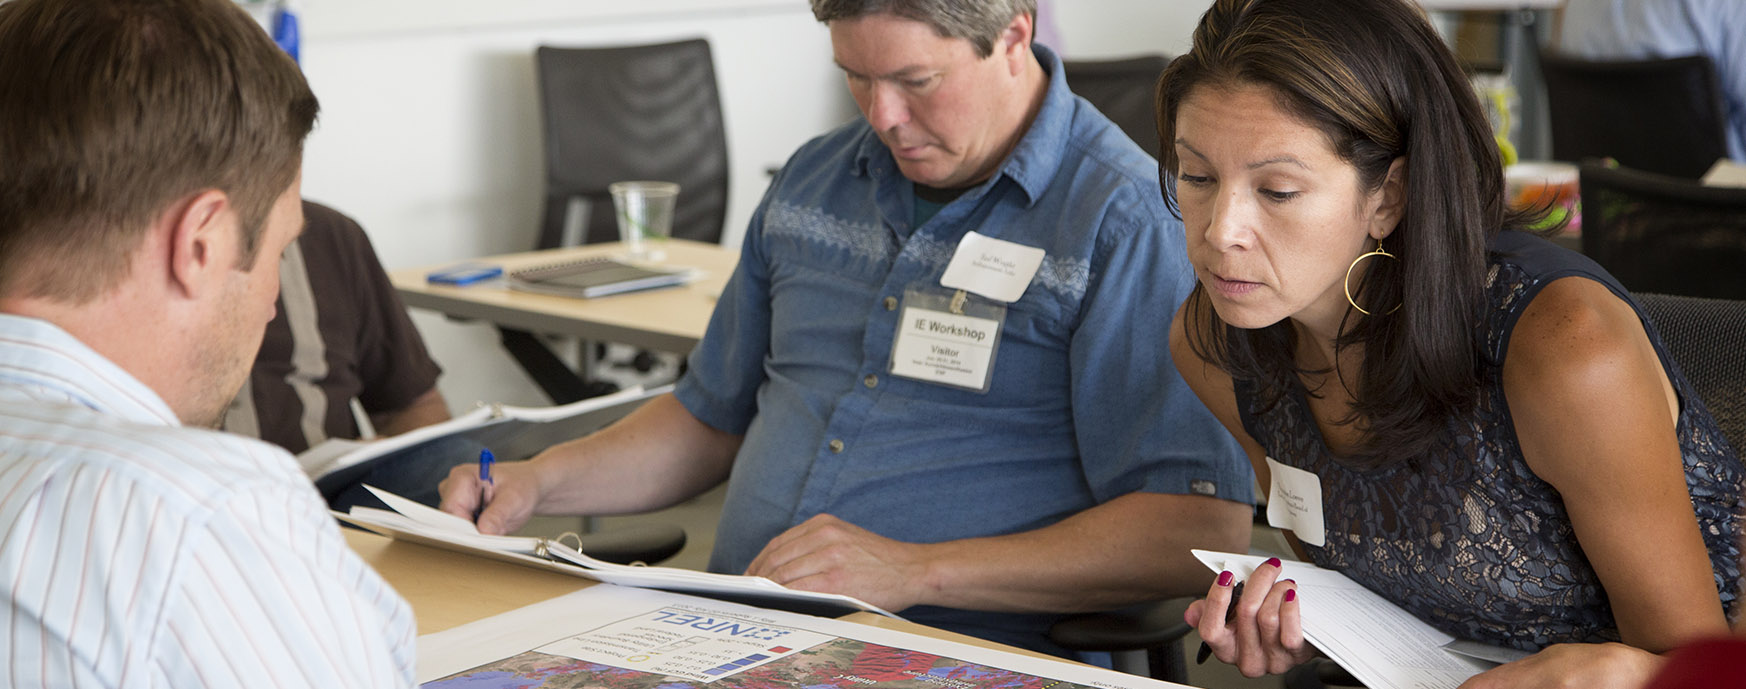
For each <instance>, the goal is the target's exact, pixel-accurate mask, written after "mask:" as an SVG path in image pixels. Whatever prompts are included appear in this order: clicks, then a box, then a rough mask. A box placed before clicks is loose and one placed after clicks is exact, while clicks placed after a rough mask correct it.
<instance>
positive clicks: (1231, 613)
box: [1194, 581, 1243, 665]
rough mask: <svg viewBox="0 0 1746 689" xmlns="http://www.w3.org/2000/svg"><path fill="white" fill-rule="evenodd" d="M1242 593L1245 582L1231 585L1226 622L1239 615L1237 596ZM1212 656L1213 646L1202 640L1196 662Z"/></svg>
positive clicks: (1202, 661) (1196, 652)
mask: <svg viewBox="0 0 1746 689" xmlns="http://www.w3.org/2000/svg"><path fill="white" fill-rule="evenodd" d="M1242 595H1243V582H1240V581H1239V582H1237V585H1236V586H1232V587H1231V600H1230V601H1228V602H1226V603H1225V624H1230V623H1231V619H1232V618H1235V617H1236V616H1237V598H1238V597H1239V596H1242ZM1211 656H1212V647H1211V646H1208V645H1206V642H1205V641H1202V642H1200V650H1198V651H1195V652H1194V664H1195V665H1200V664H1203V663H1205V662H1206V659H1207V658H1209V657H1211Z"/></svg>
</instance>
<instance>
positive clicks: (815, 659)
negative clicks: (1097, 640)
mask: <svg viewBox="0 0 1746 689" xmlns="http://www.w3.org/2000/svg"><path fill="white" fill-rule="evenodd" d="M418 648H419V654H418V681H419V682H420V683H422V684H423V686H424V688H425V689H452V688H460V687H467V688H472V689H476V688H477V687H481V686H494V687H508V686H534V685H537V686H541V687H592V688H599V689H613V688H630V687H655V686H658V687H662V689H706V688H709V687H729V688H732V689H746V688H748V687H753V688H755V687H795V688H802V687H804V688H806V689H918V688H921V687H931V688H932V689H1163V688H1166V687H1177V686H1180V685H1174V684H1167V683H1164V682H1158V681H1155V680H1151V679H1148V678H1145V677H1137V676H1134V675H1128V674H1123V673H1119V672H1114V671H1111V670H1105V669H1103V668H1097V667H1092V666H1089V665H1081V664H1078V663H1069V662H1066V661H1062V660H1059V659H1052V658H1038V657H1034V656H1029V655H1021V654H1017V653H1011V652H1008V651H999V650H993V649H990V648H984V647H980V646H972V645H968V644H964V643H958V642H955V641H945V640H942V639H936V638H932V637H926V636H921V635H917V634H911V633H907V632H899V631H893V630H889V629H882V628H879V627H872V626H868V625H862V624H855V623H853V622H845V621H842V620H833V619H827V618H822V617H811V616H807V615H797V614H793V613H786V612H780V611H776V610H765V609H760V608H753V607H748V606H743V605H737V604H733V603H725V602H721V601H713V600H706V599H701V598H693V597H690V596H683V595H677V594H670V593H664V592H659V591H645V590H635V589H625V588H620V587H616V586H605V585H603V586H591V587H588V588H586V589H583V590H581V591H577V592H575V593H571V594H568V595H564V596H559V597H557V598H554V599H552V600H549V601H545V602H543V603H536V604H534V605H530V606H527V607H525V608H521V609H518V610H512V611H510V612H507V613H504V614H502V615H497V616H494V617H489V618H486V619H483V620H479V621H477V622H473V623H471V624H466V625H462V626H460V627H456V628H454V629H450V630H447V631H443V632H438V633H435V634H427V635H425V636H421V637H419V639H418Z"/></svg>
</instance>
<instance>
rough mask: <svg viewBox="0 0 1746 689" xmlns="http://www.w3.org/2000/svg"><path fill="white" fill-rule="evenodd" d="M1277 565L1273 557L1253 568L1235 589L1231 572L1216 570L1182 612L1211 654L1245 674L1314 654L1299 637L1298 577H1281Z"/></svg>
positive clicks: (1269, 671)
mask: <svg viewBox="0 0 1746 689" xmlns="http://www.w3.org/2000/svg"><path fill="white" fill-rule="evenodd" d="M1281 567H1282V564H1281V563H1280V562H1279V560H1278V559H1277V558H1275V559H1270V560H1268V561H1267V562H1265V563H1263V564H1262V565H1261V566H1260V567H1257V568H1255V572H1254V574H1251V575H1249V579H1248V581H1247V582H1246V583H1245V585H1243V586H1242V587H1241V588H1242V589H1243V591H1242V592H1241V593H1240V594H1239V593H1238V592H1237V591H1236V588H1237V587H1235V586H1233V585H1232V584H1233V582H1232V579H1233V578H1234V577H1232V576H1231V573H1230V572H1221V573H1220V574H1219V576H1218V578H1217V579H1216V580H1215V581H1214V582H1213V585H1212V588H1210V589H1208V590H1207V594H1206V599H1205V600H1199V601H1195V602H1194V603H1193V604H1191V605H1189V606H1188V612H1187V613H1186V614H1185V615H1184V616H1183V619H1184V621H1186V622H1188V624H1189V625H1191V626H1193V627H1194V628H1195V630H1196V631H1198V632H1199V633H1200V638H1201V640H1202V641H1205V642H1206V645H1207V646H1208V647H1209V648H1211V649H1212V653H1213V655H1214V656H1217V657H1218V659H1219V660H1220V661H1223V662H1225V663H1229V664H1231V665H1234V666H1236V668H1237V670H1238V671H1239V672H1242V673H1243V675H1244V676H1247V677H1260V676H1262V675H1266V674H1276V673H1280V672H1284V671H1286V670H1288V669H1291V668H1292V667H1293V666H1295V665H1297V664H1299V663H1302V662H1304V661H1306V660H1309V659H1310V658H1312V657H1314V656H1315V649H1314V648H1311V647H1310V646H1309V644H1307V643H1304V640H1303V622H1302V617H1301V616H1300V615H1299V612H1298V602H1297V582H1295V581H1292V580H1290V579H1280V578H1279V574H1280V571H1281Z"/></svg>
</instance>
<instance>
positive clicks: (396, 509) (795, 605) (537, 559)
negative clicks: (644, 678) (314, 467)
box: [333, 485, 897, 618]
mask: <svg viewBox="0 0 1746 689" xmlns="http://www.w3.org/2000/svg"><path fill="white" fill-rule="evenodd" d="M364 487H365V488H367V489H369V491H370V492H371V493H372V494H374V495H375V496H376V497H377V498H379V499H381V500H382V502H384V503H386V504H387V505H388V506H389V507H390V508H392V509H391V510H380V509H375V508H370V507H357V506H354V507H352V509H351V511H350V512H348V513H342V512H334V513H333V515H334V517H335V518H337V519H339V520H340V521H343V522H346V523H348V524H352V525H355V526H359V527H363V528H364V529H366V530H369V531H373V532H375V533H378V534H381V535H383V536H388V537H390V538H396V539H401V540H407V541H412V542H414V543H422V544H425V545H429V546H434V547H438V548H443V549H446V550H457V551H461V552H466V553H471V554H475V555H480V556H484V557H489V558H491V559H494V560H503V561H507V562H514V563H517V564H521V565H527V566H529V567H537V568H539V569H545V570H548V571H553V572H559V573H561V574H567V575H570V576H577V577H583V578H587V579H593V580H595V581H601V582H606V583H609V584H620V585H623V586H635V587H639V588H654V589H662V590H665V591H680V592H684V593H694V594H698V595H703V596H715V597H720V598H727V599H731V600H739V601H744V602H749V603H754V604H757V605H767V606H771V607H779V608H785V609H790V610H799V611H804V612H814V613H818V612H824V613H829V614H838V615H840V614H845V613H850V612H855V611H857V610H861V611H866V612H873V613H878V614H881V615H885V616H887V617H892V618H897V616H896V615H893V614H891V613H889V612H887V611H885V610H881V609H880V608H879V607H877V606H875V605H873V604H871V603H868V602H866V601H863V600H860V599H857V598H853V597H850V596H845V595H842V594H838V593H817V592H814V591H802V590H799V589H791V588H788V587H786V586H783V585H781V584H778V583H776V582H774V581H771V580H769V579H766V578H764V577H753V576H745V575H734V574H717V573H714V572H699V571H696V570H690V569H679V568H676V567H646V566H642V565H621V564H617V563H612V562H605V561H602V560H597V559H595V558H592V557H589V556H588V555H587V553H585V552H583V551H581V550H577V549H575V548H572V547H570V546H569V545H566V544H564V543H560V542H558V541H557V540H556V539H544V538H533V537H528V536H497V535H492V534H482V533H479V529H478V527H476V526H474V525H473V523H472V522H470V521H467V520H465V519H462V518H460V517H456V516H454V515H452V514H449V513H447V512H443V511H441V510H438V509H436V508H433V507H430V506H428V505H423V504H420V503H418V502H416V501H413V500H408V499H406V498H403V497H401V496H398V495H395V494H393V493H390V492H388V491H385V490H382V489H380V488H376V487H375V486H369V485H366V486H364ZM584 550H586V546H584Z"/></svg>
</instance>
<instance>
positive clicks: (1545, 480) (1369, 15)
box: [1158, 0, 1746, 676]
mask: <svg viewBox="0 0 1746 689" xmlns="http://www.w3.org/2000/svg"><path fill="white" fill-rule="evenodd" d="M1158 127H1159V133H1160V140H1161V141H1163V142H1164V143H1163V148H1162V150H1161V151H1160V152H1159V159H1160V172H1161V177H1162V178H1163V179H1162V182H1163V184H1164V188H1165V190H1166V197H1167V198H1168V199H1169V201H1170V202H1171V203H1172V204H1173V208H1175V209H1177V210H1178V211H1179V212H1180V214H1181V216H1182V219H1183V222H1184V225H1185V226H1186V228H1187V233H1188V237H1187V239H1188V241H1187V246H1188V254H1189V260H1190V262H1191V263H1192V264H1193V266H1194V269H1195V271H1196V275H1197V277H1198V278H1199V285H1198V286H1197V287H1196V289H1195V290H1194V292H1193V293H1192V294H1191V295H1190V296H1189V298H1188V300H1187V301H1186V302H1185V303H1184V304H1183V306H1182V308H1181V309H1180V310H1179V311H1178V312H1177V315H1176V319H1175V321H1174V323H1172V326H1171V331H1170V337H1171V345H1172V355H1173V356H1174V358H1175V359H1176V365H1177V367H1178V369H1179V370H1180V371H1181V372H1182V375H1183V377H1184V378H1185V379H1187V381H1188V383H1189V385H1190V386H1191V387H1192V388H1194V390H1195V391H1196V393H1197V394H1199V396H1200V398H1201V399H1202V400H1203V401H1204V402H1206V404H1207V406H1208V407H1210V408H1211V409H1212V410H1213V412H1214V413H1215V414H1217V415H1218V416H1219V418H1220V420H1221V421H1223V423H1224V424H1225V426H1226V427H1227V428H1228V429H1230V431H1231V432H1232V433H1233V434H1234V435H1236V437H1237V439H1238V440H1239V441H1240V442H1241V443H1242V444H1243V445H1244V447H1245V448H1246V449H1247V450H1248V453H1249V455H1250V459H1251V461H1252V462H1253V464H1254V466H1255V471H1256V474H1257V476H1258V477H1259V479H1260V483H1261V486H1262V487H1263V489H1266V490H1268V491H1269V494H1270V495H1272V496H1276V497H1275V499H1278V498H1277V496H1278V495H1279V494H1280V491H1282V490H1284V491H1287V492H1295V493H1296V494H1300V495H1304V494H1307V495H1312V496H1313V495H1319V497H1320V498H1321V500H1322V501H1323V508H1322V509H1323V513H1324V514H1325V518H1324V519H1322V520H1320V521H1308V520H1306V521H1300V522H1298V523H1297V524H1295V525H1294V526H1295V530H1294V532H1293V533H1294V538H1293V545H1294V547H1295V548H1296V549H1297V550H1298V551H1299V553H1300V554H1301V555H1302V556H1304V557H1305V558H1306V559H1309V560H1312V561H1314V562H1315V563H1316V564H1317V565H1319V566H1321V567H1324V568H1329V569H1334V570H1339V571H1341V572H1344V573H1345V574H1347V575H1348V576H1350V577H1352V578H1353V579H1355V580H1357V581H1359V582H1360V583H1362V584H1364V585H1365V586H1366V587H1368V588H1370V589H1372V590H1374V591H1376V592H1378V593H1380V594H1382V595H1384V596H1386V597H1387V598H1389V599H1390V600H1393V601H1394V602H1395V603H1397V604H1399V605H1401V606H1402V607H1403V608H1405V609H1407V610H1409V611H1411V612H1412V613H1413V614H1415V615H1417V616H1418V617H1420V618H1421V619H1424V620H1426V621H1427V622H1430V623H1431V624H1433V625H1435V626H1437V627H1439V628H1441V629H1443V630H1444V631H1446V632H1449V633H1451V634H1453V635H1456V636H1458V637H1462V638H1467V639H1472V640H1476V641H1480V642H1485V643H1489V644H1493V645H1499V646H1508V647H1513V648H1518V649H1524V650H1529V651H1539V650H1541V649H1543V648H1546V647H1548V646H1553V645H1555V644H1566V643H1580V644H1585V645H1584V646H1576V647H1562V648H1560V649H1559V650H1556V651H1554V652H1553V653H1550V654H1540V655H1539V656H1536V657H1531V658H1530V659H1529V660H1526V661H1523V662H1522V663H1517V664H1512V666H1506V668H1505V669H1504V672H1520V671H1522V670H1523V669H1529V670H1532V669H1536V668H1537V669H1541V670H1546V669H1557V668H1566V667H1569V666H1568V665H1566V664H1565V663H1566V662H1567V661H1570V660H1572V659H1583V662H1585V663H1587V662H1590V661H1593V660H1597V659H1613V658H1621V659H1627V660H1641V659H1643V658H1645V657H1646V654H1641V653H1639V652H1637V651H1635V650H1634V649H1632V648H1629V647H1636V648H1638V649H1647V650H1648V651H1652V652H1660V651H1664V650H1666V649H1669V648H1672V647H1673V646H1675V645H1677V644H1679V643H1681V642H1683V641H1686V640H1688V639H1692V638H1694V637H1697V636H1703V635H1708V634H1715V633H1720V632H1724V631H1725V630H1726V629H1727V617H1726V616H1725V611H1726V610H1728V609H1730V608H1732V607H1733V604H1734V600H1735V596H1736V591H1735V589H1734V587H1735V582H1737V581H1738V579H1739V562H1740V551H1739V537H1740V523H1739V517H1738V514H1739V508H1740V503H1741V494H1742V477H1743V475H1746V472H1743V470H1742V468H1741V464H1740V460H1739V458H1738V457H1737V456H1736V454H1735V453H1734V451H1733V450H1732V449H1730V448H1729V447H1728V445H1727V443H1726V441H1724V440H1723V438H1722V436H1721V434H1720V432H1719V431H1718V430H1717V429H1716V426H1715V423H1714V421H1713V420H1712V419H1711V418H1710V415H1709V413H1708V411H1707V410H1706V409H1705V408H1704V405H1703V402H1702V401H1701V400H1700V399H1698V397H1697V396H1696V395H1695V394H1694V393H1693V391H1692V388H1691V386H1690V385H1689V384H1688V383H1687V382H1686V380H1685V379H1684V377H1683V376H1682V375H1681V374H1680V373H1679V371H1678V370H1677V369H1676V368H1674V367H1673V366H1672V365H1671V364H1670V363H1669V360H1668V359H1667V356H1666V353H1665V351H1664V350H1663V347H1662V345H1661V342H1660V337H1659V335H1657V334H1656V332H1655V330H1654V328H1653V327H1652V326H1649V325H1648V324H1647V323H1646V321H1645V320H1644V319H1643V317H1642V314H1641V312H1640V311H1639V309H1638V308H1637V305H1636V304H1635V302H1633V301H1632V299H1631V297H1630V295H1629V294H1627V293H1626V291H1625V290H1624V288H1622V287H1621V286H1620V285H1619V284H1618V282H1617V281H1616V280H1614V279H1613V278H1612V276H1610V275H1608V274H1607V273H1606V272H1605V271H1604V270H1602V269H1601V268H1600V267H1599V266H1597V265H1595V264H1594V263H1593V262H1591V261H1589V260H1587V259H1586V258H1584V257H1582V256H1581V255H1579V254H1576V253H1574V252H1570V251H1566V250H1563V249H1559V248H1557V247H1556V246H1554V245H1553V244H1551V243H1550V242H1547V241H1546V240H1544V239H1542V238H1540V237H1538V236H1534V235H1532V234H1529V233H1527V232H1524V231H1523V229H1524V228H1526V227H1528V226H1529V224H1530V223H1531V222H1532V221H1533V220H1534V218H1532V217H1530V216H1529V215H1528V214H1525V213H1521V212H1517V211H1513V210H1510V209H1508V208H1507V207H1506V205H1505V203H1504V185H1503V171H1502V166H1501V165H1500V163H1499V154H1498V150H1497V147H1496V144H1495V143H1494V140H1493V138H1492V131H1491V129H1490V127H1489V125H1488V123H1487V120H1486V117H1485V114H1484V111H1483V110H1482V109H1481V107H1480V105H1479V102H1478V100H1477V98H1476V97H1475V96H1474V94H1473V91H1472V89H1471V87H1470V86H1469V84H1468V81H1467V79H1466V77H1465V76H1464V75H1463V73H1462V71H1461V69H1460V68H1459V66H1458V65H1457V64H1456V61H1455V58H1454V56H1453V55H1451V54H1450V52H1449V50H1448V49H1447V48H1446V47H1445V46H1444V44H1443V42H1442V41H1441V40H1440V39H1439V38H1438V37H1437V35H1436V33H1435V32H1434V31H1432V29H1431V27H1430V25H1429V23H1428V22H1427V21H1426V20H1425V18H1424V16H1423V14H1422V13H1421V12H1420V11H1419V10H1417V9H1416V8H1414V7H1412V6H1409V5H1408V4H1407V3H1406V2H1404V1H1403V0H1217V1H1216V2H1214V4H1213V6H1212V9H1211V10H1209V11H1208V12H1207V13H1206V15H1205V16H1204V17H1203V18H1202V19H1201V23H1200V26H1199V27H1198V28H1197V29H1196V31H1195V34H1194V46H1193V49H1192V50H1191V51H1190V52H1189V53H1188V54H1186V55H1183V56H1182V57H1180V58H1178V59H1177V60H1175V61H1174V62H1173V63H1171V65H1170V67H1169V69H1168V70H1166V71H1165V73H1164V76H1163V79H1162V80H1161V87H1160V90H1159V94H1158ZM1287 576H1289V573H1288V574H1287ZM1279 577H1280V569H1279V566H1278V565H1277V564H1270V565H1265V566H1263V567H1261V568H1260V569H1259V570H1257V571H1256V572H1255V573H1254V574H1253V575H1252V576H1251V578H1250V579H1249V584H1248V587H1247V590H1246V591H1244V592H1243V593H1242V595H1241V597H1240V598H1239V599H1238V600H1236V601H1235V602H1234V603H1233V601H1232V587H1231V586H1230V581H1231V577H1230V576H1228V575H1221V576H1220V577H1219V578H1218V583H1215V584H1214V585H1213V587H1212V589H1211V590H1210V592H1209V593H1208V596H1207V599H1206V600H1205V601H1203V602H1199V603H1196V604H1195V606H1194V607H1192V608H1190V610H1189V613H1188V621H1189V622H1190V624H1194V625H1196V626H1197V627H1198V628H1199V631H1200V633H1201V635H1202V637H1203V638H1204V639H1205V640H1206V642H1207V643H1208V645H1209V646H1211V647H1212V650H1213V651H1214V652H1215V653H1216V654H1217V655H1218V657H1219V659H1220V660H1223V661H1225V662H1229V663H1233V664H1235V665H1237V666H1238V667H1239V669H1241V670H1242V671H1243V673H1244V674H1246V675H1250V676H1258V675H1260V674H1263V673H1267V672H1281V671H1283V670H1285V669H1287V668H1288V667H1290V666H1292V665H1294V664H1296V663H1299V662H1302V661H1304V660H1306V659H1307V658H1309V656H1310V655H1311V653H1312V650H1311V649H1310V648H1309V647H1308V646H1306V645H1305V644H1304V643H1303V640H1302V633H1301V627H1300V625H1299V617H1298V608H1297V606H1298V603H1297V600H1296V596H1297V591H1296V590H1295V589H1296V587H1295V585H1294V584H1293V583H1292V582H1291V581H1290V580H1289V579H1279ZM1304 595H1314V592H1306V593H1305V594H1304ZM1233 605H1234V607H1235V610H1234V612H1233V613H1232V617H1231V620H1230V621H1229V622H1227V621H1226V613H1227V608H1228V607H1231V606H1233ZM1607 642H1623V644H1625V645H1619V644H1610V645H1604V646H1603V645H1602V644H1606V643H1607ZM1627 645H1628V647H1627ZM1554 661H1556V662H1554Z"/></svg>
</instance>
